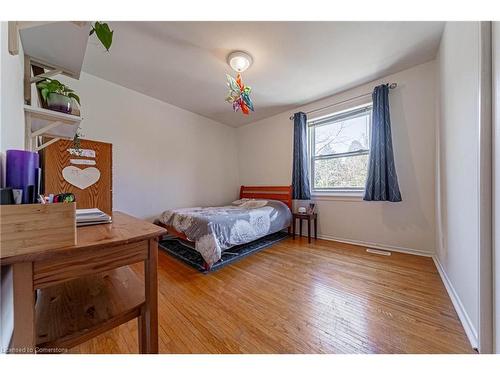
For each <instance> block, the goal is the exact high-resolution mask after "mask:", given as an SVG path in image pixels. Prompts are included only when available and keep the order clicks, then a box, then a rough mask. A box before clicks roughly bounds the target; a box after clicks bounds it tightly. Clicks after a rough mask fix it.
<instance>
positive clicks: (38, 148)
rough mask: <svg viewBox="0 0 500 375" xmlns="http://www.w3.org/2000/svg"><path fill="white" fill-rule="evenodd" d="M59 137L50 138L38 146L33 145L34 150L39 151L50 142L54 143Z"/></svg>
mask: <svg viewBox="0 0 500 375" xmlns="http://www.w3.org/2000/svg"><path fill="white" fill-rule="evenodd" d="M60 139H61V138H52V139H51V140H50V141H47V142H45V143H42V144H41V145H40V146H37V147H35V151H40V150H42V149H44V148H45V147H47V146H50V145H51V144H52V143H56V142H57V141H58V140H60Z"/></svg>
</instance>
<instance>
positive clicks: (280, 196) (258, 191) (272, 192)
mask: <svg viewBox="0 0 500 375" xmlns="http://www.w3.org/2000/svg"><path fill="white" fill-rule="evenodd" d="M242 198H253V199H274V200H277V201H281V202H283V203H285V204H286V205H287V206H288V208H289V209H290V211H291V210H292V187H291V186H243V185H242V186H241V188H240V199H242Z"/></svg>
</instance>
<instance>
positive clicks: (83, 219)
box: [76, 208, 111, 227]
mask: <svg viewBox="0 0 500 375" xmlns="http://www.w3.org/2000/svg"><path fill="white" fill-rule="evenodd" d="M109 223H111V216H109V215H107V214H105V213H104V212H102V211H101V210H99V209H98V208H85V209H78V210H76V226H77V227H83V226H85V225H94V224H109Z"/></svg>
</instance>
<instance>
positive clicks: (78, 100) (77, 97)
mask: <svg viewBox="0 0 500 375" xmlns="http://www.w3.org/2000/svg"><path fill="white" fill-rule="evenodd" d="M68 97H70V98H73V99H75V100H76V101H77V102H78V104H79V105H81V104H80V97H79V96H78V95H76V94H74V93H72V92H70V93H69V94H68Z"/></svg>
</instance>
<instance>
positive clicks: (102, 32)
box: [89, 21, 113, 52]
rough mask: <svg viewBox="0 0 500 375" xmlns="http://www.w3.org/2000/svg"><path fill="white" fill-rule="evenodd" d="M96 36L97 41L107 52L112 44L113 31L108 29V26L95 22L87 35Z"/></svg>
mask: <svg viewBox="0 0 500 375" xmlns="http://www.w3.org/2000/svg"><path fill="white" fill-rule="evenodd" d="M94 33H95V35H96V36H97V39H99V41H100V42H101V43H102V45H103V46H104V48H106V51H108V52H109V49H110V48H111V44H112V43H113V30H111V29H110V28H109V25H108V24H107V23H105V22H99V21H96V22H94V24H93V25H92V30H90V33H89V35H92V34H94Z"/></svg>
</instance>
